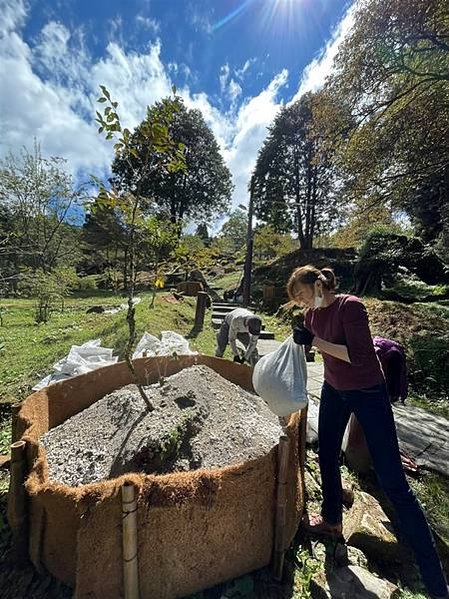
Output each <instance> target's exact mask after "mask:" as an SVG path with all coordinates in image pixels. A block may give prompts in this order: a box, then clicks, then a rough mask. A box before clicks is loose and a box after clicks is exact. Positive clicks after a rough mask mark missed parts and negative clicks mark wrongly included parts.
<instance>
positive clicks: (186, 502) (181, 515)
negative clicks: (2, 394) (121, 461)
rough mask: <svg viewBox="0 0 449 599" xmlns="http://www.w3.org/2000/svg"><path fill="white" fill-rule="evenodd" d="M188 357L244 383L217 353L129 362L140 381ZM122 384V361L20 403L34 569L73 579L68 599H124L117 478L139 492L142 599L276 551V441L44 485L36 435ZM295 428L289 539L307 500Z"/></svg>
mask: <svg viewBox="0 0 449 599" xmlns="http://www.w3.org/2000/svg"><path fill="white" fill-rule="evenodd" d="M193 364H204V365H206V366H209V367H210V368H213V369H214V370H215V371H216V372H218V373H219V374H221V375H222V376H224V377H225V378H227V379H228V380H230V381H232V382H233V383H236V384H238V385H240V386H241V387H243V388H245V389H247V390H252V384H251V369H250V368H248V367H246V366H242V365H239V364H234V363H232V362H228V361H226V360H221V359H219V358H213V357H208V356H201V355H199V356H186V357H182V358H180V359H177V360H174V359H170V358H142V359H139V360H136V361H135V366H136V370H137V373H138V376H139V378H140V379H141V381H142V382H145V383H147V384H151V383H154V382H156V381H157V380H158V378H159V376H160V375H161V374H162V375H163V376H170V375H171V374H174V373H175V372H179V371H180V370H181V369H183V368H186V367H188V366H191V365H193ZM130 382H132V380H131V374H130V372H129V370H128V368H127V366H126V364H125V363H119V364H114V365H113V366H108V367H106V368H102V369H99V370H96V371H94V372H91V373H89V374H85V375H81V376H78V377H76V378H73V379H70V380H68V381H64V382H61V383H57V384H55V385H52V386H51V387H48V388H46V389H43V390H42V391H38V392H37V393H34V394H33V395H30V396H29V397H28V398H27V399H26V400H25V402H24V403H23V405H22V408H21V410H20V412H19V414H18V419H17V422H16V427H15V431H16V435H18V436H20V437H21V438H23V439H24V440H26V441H27V460H28V466H29V469H30V475H29V477H28V480H27V483H26V488H27V491H28V493H29V495H30V501H29V510H30V540H29V550H30V557H31V560H32V561H33V563H34V564H35V566H36V567H37V568H39V569H47V570H48V571H49V572H50V573H51V574H53V575H54V576H55V577H57V578H59V579H60V580H62V581H63V582H65V583H67V584H69V585H72V586H74V587H75V589H76V590H75V597H76V598H77V599H85V598H86V599H87V598H89V599H103V598H106V597H114V598H115V597H122V596H123V587H122V577H123V574H122V542H121V535H122V527H121V517H122V515H121V494H120V489H121V486H122V485H123V483H124V482H125V481H130V482H132V483H133V484H134V485H135V487H136V491H137V493H138V544H139V574H140V591H141V597H142V598H150V597H151V599H170V598H172V597H173V598H174V597H183V596H185V595H187V594H189V593H193V592H196V591H198V590H201V589H204V588H207V587H209V586H212V585H214V584H217V583H219V582H222V581H225V580H228V579H231V578H234V577H236V576H240V575H242V574H244V573H246V572H249V571H251V570H254V569H257V568H260V567H262V566H265V565H267V564H268V563H269V561H270V559H271V554H272V548H273V524H274V507H275V490H276V457H277V452H276V448H274V449H273V450H272V451H271V452H270V453H269V454H268V455H266V456H263V457H261V458H259V459H257V460H252V461H249V462H246V463H243V464H239V465H236V466H228V467H225V468H217V469H213V470H206V469H204V470H196V471H192V472H185V473H173V474H167V475H140V474H128V475H124V476H121V477H119V478H116V479H113V480H109V481H105V482H101V483H94V484H89V485H83V486H80V487H69V486H67V485H61V484H56V483H53V482H50V481H49V480H48V473H47V463H46V456H45V451H44V449H43V447H42V446H40V445H39V438H40V436H41V435H42V434H43V433H45V432H47V431H48V430H49V429H50V428H52V427H54V426H57V425H58V424H61V423H62V422H64V421H65V420H66V419H67V418H69V417H70V416H73V415H74V414H76V413H78V412H80V411H81V410H83V409H85V408H86V407H88V406H90V405H91V404H92V403H93V402H95V401H97V400H98V399H100V398H101V397H103V396H104V395H106V394H107V393H110V392H112V391H114V390H115V389H118V388H120V387H122V386H124V385H127V384H129V383H130ZM303 425H304V422H303V419H302V418H301V416H300V415H299V414H297V415H294V416H293V417H292V418H291V420H290V423H289V427H288V435H289V436H290V438H291V444H290V445H291V448H292V451H291V452H290V459H289V468H288V493H287V495H288V506H287V514H288V522H287V528H286V536H285V544H286V546H288V545H289V544H290V542H291V540H292V538H293V536H294V534H295V532H296V529H297V526H298V523H299V519H300V517H301V515H302V510H303V506H304V486H303V475H302V474H303V468H302V461H301V458H302V457H303V455H301V454H303V452H304V439H303V437H304V432H303V431H304V426H303ZM67 459H68V460H69V459H70V456H67Z"/></svg>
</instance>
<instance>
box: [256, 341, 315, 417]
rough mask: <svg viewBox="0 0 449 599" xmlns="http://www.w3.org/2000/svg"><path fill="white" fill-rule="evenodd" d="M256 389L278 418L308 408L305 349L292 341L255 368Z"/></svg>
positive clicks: (280, 347)
mask: <svg viewBox="0 0 449 599" xmlns="http://www.w3.org/2000/svg"><path fill="white" fill-rule="evenodd" d="M253 385H254V389H255V390H256V392H257V393H258V395H260V397H261V398H262V399H263V400H264V401H266V402H267V404H268V407H269V408H270V410H271V411H272V412H274V413H275V414H276V416H288V415H289V414H291V413H293V412H297V411H298V410H300V409H302V408H304V407H305V406H306V405H307V365H306V358H305V354H304V347H303V346H301V345H297V344H296V343H295V342H294V341H293V337H291V336H290V337H289V338H288V339H286V340H285V341H284V343H282V344H281V345H280V346H279V347H278V349H277V350H275V351H274V352H271V353H269V354H267V355H265V356H263V358H261V359H260V360H259V361H258V362H257V364H256V365H255V367H254V372H253Z"/></svg>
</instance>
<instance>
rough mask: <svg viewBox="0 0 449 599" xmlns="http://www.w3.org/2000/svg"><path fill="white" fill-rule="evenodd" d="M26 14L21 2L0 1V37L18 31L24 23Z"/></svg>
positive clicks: (21, 0)
mask: <svg viewBox="0 0 449 599" xmlns="http://www.w3.org/2000/svg"><path fill="white" fill-rule="evenodd" d="M26 14H27V11H26V7H25V2H23V0H0V15H1V18H0V37H3V36H4V35H6V34H8V33H9V32H10V31H14V30H15V29H19V28H20V27H21V26H22V25H23V23H24V22H25V18H26Z"/></svg>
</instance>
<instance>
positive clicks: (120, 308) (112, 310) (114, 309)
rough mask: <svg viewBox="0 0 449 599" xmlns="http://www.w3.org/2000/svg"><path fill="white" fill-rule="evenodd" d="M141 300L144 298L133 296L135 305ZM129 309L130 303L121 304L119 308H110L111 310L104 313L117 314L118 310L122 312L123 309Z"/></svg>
mask: <svg viewBox="0 0 449 599" xmlns="http://www.w3.org/2000/svg"><path fill="white" fill-rule="evenodd" d="M141 301H142V299H141V298H140V297H135V298H133V304H134V305H135V306H137V304H140V302H141ZM127 309H128V304H120V306H119V307H118V308H110V309H109V310H105V311H104V313H105V314H117V313H118V312H122V311H123V310H127Z"/></svg>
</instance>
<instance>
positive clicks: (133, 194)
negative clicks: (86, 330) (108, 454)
mask: <svg viewBox="0 0 449 599" xmlns="http://www.w3.org/2000/svg"><path fill="white" fill-rule="evenodd" d="M100 89H101V96H100V97H99V98H98V102H99V103H100V104H102V105H106V106H105V107H104V110H103V113H100V112H99V111H97V118H96V121H97V123H98V124H99V125H100V127H99V129H98V133H99V134H102V133H105V134H106V139H107V140H114V141H115V144H114V150H115V156H116V160H120V161H122V163H123V164H124V165H126V169H127V171H128V178H129V181H128V189H126V190H123V189H120V187H118V186H116V187H115V188H114V187H113V188H112V189H106V187H105V185H104V184H102V183H101V181H98V180H97V183H98V184H99V187H100V191H99V195H98V203H99V204H100V206H101V205H104V206H107V207H110V208H114V209H115V210H117V211H118V213H119V214H120V217H121V220H122V221H123V222H125V223H126V225H127V227H128V231H129V233H128V235H127V246H126V247H127V251H128V254H129V257H130V258H129V265H130V277H129V278H130V284H129V286H128V312H127V315H126V320H127V322H128V330H129V336H128V342H127V344H126V348H125V360H126V363H127V365H128V368H129V369H130V371H131V373H132V374H133V376H134V380H135V382H136V385H137V387H138V389H139V392H140V395H141V396H142V399H143V400H144V401H145V403H146V405H147V408H148V409H149V410H153V409H154V407H153V405H152V404H151V402H150V400H149V399H148V396H147V394H146V393H145V390H144V388H143V386H142V385H141V384H140V383H139V381H138V377H137V374H136V371H135V369H134V365H133V361H132V351H133V346H134V342H135V340H136V320H135V310H136V308H135V303H134V292H135V285H136V261H137V253H138V246H139V244H140V242H141V238H142V229H143V228H144V226H145V218H144V211H145V208H147V207H148V204H149V200H148V198H147V197H146V196H145V195H144V194H143V186H144V183H145V181H146V180H147V177H148V173H149V170H150V169H153V170H156V171H157V170H158V169H161V170H162V171H164V172H167V173H171V172H176V171H178V170H183V169H185V155H184V147H183V146H182V145H181V144H179V143H177V142H176V141H174V140H173V139H172V138H171V136H170V133H169V126H170V124H171V122H172V120H173V118H174V116H175V114H176V113H177V112H178V110H179V107H180V105H179V100H178V99H177V98H167V99H165V100H164V101H163V102H161V103H160V104H159V106H157V109H156V110H155V111H154V112H153V117H152V119H151V120H149V121H147V122H145V123H144V124H143V125H141V127H140V129H139V131H138V132H136V133H135V134H134V136H133V139H131V133H130V131H129V129H127V128H126V127H122V124H121V120H120V116H119V114H118V112H117V108H118V102H114V101H113V100H112V98H111V95H110V93H109V91H108V90H107V89H106V87H105V86H104V85H101V86H100ZM133 142H134V143H133ZM144 145H145V147H146V148H147V151H146V152H145V153H144V155H143V156H139V152H138V150H137V148H141V147H142V146H144ZM155 167H157V168H155Z"/></svg>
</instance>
